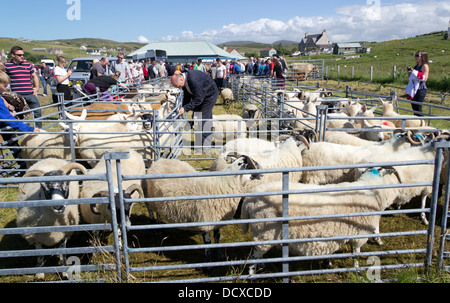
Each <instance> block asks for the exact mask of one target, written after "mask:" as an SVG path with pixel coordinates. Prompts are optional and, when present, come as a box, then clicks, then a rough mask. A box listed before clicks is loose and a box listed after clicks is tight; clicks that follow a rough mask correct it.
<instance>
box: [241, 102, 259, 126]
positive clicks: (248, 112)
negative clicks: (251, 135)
mask: <svg viewBox="0 0 450 303" xmlns="http://www.w3.org/2000/svg"><path fill="white" fill-rule="evenodd" d="M262 117H263V112H262V110H261V109H260V108H259V107H258V106H257V105H256V104H251V103H250V104H247V105H245V106H244V108H243V110H242V118H244V119H255V120H247V121H246V124H247V128H248V129H249V130H256V129H257V128H258V126H259V125H260V123H261V120H260V119H262Z"/></svg>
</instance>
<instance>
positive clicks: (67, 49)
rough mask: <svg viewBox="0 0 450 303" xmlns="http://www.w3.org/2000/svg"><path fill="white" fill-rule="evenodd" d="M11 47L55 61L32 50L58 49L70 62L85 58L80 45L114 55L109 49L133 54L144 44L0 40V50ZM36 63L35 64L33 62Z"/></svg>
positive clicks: (97, 41) (93, 41)
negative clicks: (77, 58) (74, 59)
mask: <svg viewBox="0 0 450 303" xmlns="http://www.w3.org/2000/svg"><path fill="white" fill-rule="evenodd" d="M13 45H20V46H21V47H23V49H24V50H25V51H26V52H28V53H31V54H33V55H35V57H38V56H40V57H47V58H50V59H53V60H55V59H56V55H54V54H47V53H45V52H37V51H33V48H45V49H47V50H48V49H49V48H60V49H61V50H62V51H63V52H64V53H63V55H64V57H66V59H68V60H70V59H73V58H75V57H80V56H86V51H82V50H80V46H81V45H85V46H86V48H88V49H99V48H102V47H105V48H106V49H107V51H108V53H109V54H112V55H116V53H117V52H114V51H113V52H111V51H110V50H111V49H115V50H117V49H118V48H120V49H122V50H125V52H127V53H128V52H133V51H135V50H137V49H139V48H141V47H142V46H143V45H144V44H143V43H139V42H117V41H113V40H106V39H97V38H76V39H58V40H20V39H15V38H1V37H0V50H5V51H6V52H9V50H10V49H11V47H12V46H13ZM33 63H37V62H33Z"/></svg>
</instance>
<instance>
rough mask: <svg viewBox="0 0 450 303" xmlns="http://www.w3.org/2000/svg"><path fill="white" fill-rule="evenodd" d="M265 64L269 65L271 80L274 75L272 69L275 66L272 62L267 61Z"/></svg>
mask: <svg viewBox="0 0 450 303" xmlns="http://www.w3.org/2000/svg"><path fill="white" fill-rule="evenodd" d="M267 64H268V65H269V74H268V76H269V78H273V77H274V76H275V75H274V73H273V69H274V68H275V64H273V62H272V60H270V59H267Z"/></svg>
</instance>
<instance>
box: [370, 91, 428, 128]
mask: <svg viewBox="0 0 450 303" xmlns="http://www.w3.org/2000/svg"><path fill="white" fill-rule="evenodd" d="M379 101H380V103H381V104H382V105H383V117H396V118H399V120H391V122H392V123H394V124H395V126H396V127H398V128H402V127H406V128H408V127H414V128H418V127H422V126H427V125H426V123H425V120H423V119H408V120H405V126H403V120H401V118H411V117H416V116H414V115H401V114H399V113H397V112H395V111H394V102H395V101H396V100H393V101H383V100H382V99H381V98H379Z"/></svg>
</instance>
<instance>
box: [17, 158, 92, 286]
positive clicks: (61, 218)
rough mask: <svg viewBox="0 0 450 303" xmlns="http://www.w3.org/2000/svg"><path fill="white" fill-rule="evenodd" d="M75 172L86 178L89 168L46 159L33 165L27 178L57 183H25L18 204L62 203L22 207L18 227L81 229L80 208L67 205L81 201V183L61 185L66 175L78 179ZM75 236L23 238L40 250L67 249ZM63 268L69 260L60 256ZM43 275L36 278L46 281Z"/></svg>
mask: <svg viewBox="0 0 450 303" xmlns="http://www.w3.org/2000/svg"><path fill="white" fill-rule="evenodd" d="M75 169H79V170H80V171H81V172H82V173H83V174H86V172H87V171H86V168H85V167H84V166H82V165H81V164H78V163H71V162H68V161H66V160H62V159H44V160H40V161H39V162H37V163H35V164H33V165H32V166H31V167H30V168H29V169H28V170H27V172H26V173H25V175H24V176H23V177H33V176H44V177H47V176H54V181H48V182H47V181H46V182H41V183H40V184H39V183H23V184H20V185H19V195H18V197H17V201H28V200H59V201H61V204H60V205H54V206H37V207H19V208H18V209H17V219H16V224H17V227H38V226H62V225H77V224H78V222H79V212H78V206H77V205H66V204H65V203H64V200H65V199H78V198H79V186H78V182H77V181H71V182H69V181H58V177H60V176H64V175H69V174H70V175H76V172H75ZM71 235H72V232H70V231H66V232H65V231H53V232H46V233H27V234H22V237H23V238H24V239H25V240H26V241H27V242H28V243H29V244H31V245H34V246H35V247H36V249H41V248H42V247H43V246H46V247H53V246H55V245H58V244H59V246H60V247H61V248H65V247H66V243H67V240H68V239H69V238H70V236H71ZM60 259H61V264H62V265H65V259H64V258H63V257H62V255H61V256H60ZM43 262H44V259H43V257H42V256H40V257H38V264H37V266H38V267H41V266H42V265H43ZM44 277H45V275H44V274H43V273H41V274H37V275H36V278H37V279H39V280H41V279H44Z"/></svg>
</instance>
